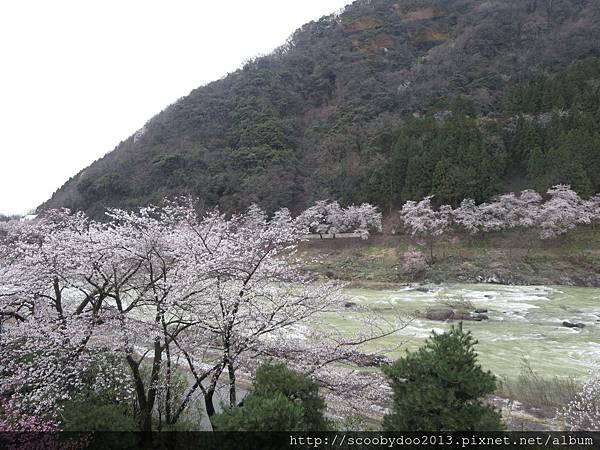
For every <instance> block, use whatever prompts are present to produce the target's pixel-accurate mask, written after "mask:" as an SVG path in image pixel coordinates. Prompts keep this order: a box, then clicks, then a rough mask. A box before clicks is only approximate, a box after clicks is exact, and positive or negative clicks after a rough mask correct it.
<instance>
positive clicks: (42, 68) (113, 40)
mask: <svg viewBox="0 0 600 450" xmlns="http://www.w3.org/2000/svg"><path fill="white" fill-rule="evenodd" d="M349 3H351V1H350V0H256V1H248V0H230V1H224V0H220V1H210V2H209V1H206V0H196V1H191V0H190V1H184V0H170V1H155V0H95V1H91V0H86V1H82V0H70V1H67V0H52V1H48V0H35V1H33V0H16V1H1V2H0V213H4V214H7V213H9V214H13V213H24V212H26V211H27V210H30V209H33V208H35V207H36V206H38V205H39V204H40V203H42V202H43V201H44V200H46V199H47V198H49V197H50V195H51V194H52V193H53V192H54V190H56V189H57V188H59V187H60V186H61V185H62V184H63V183H64V182H65V181H66V180H67V179H68V178H69V177H70V176H72V175H74V174H75V173H77V172H78V171H79V170H81V169H82V168H84V167H85V166H87V165H89V164H90V163H91V162H93V161H94V160H96V159H97V158H99V157H101V156H102V155H104V154H105V153H107V152H109V151H111V150H112V149H113V148H114V147H115V146H116V145H117V144H118V143H119V142H120V141H121V140H124V139H125V138H127V137H128V136H130V135H131V134H132V133H134V132H135V131H136V130H137V129H139V128H141V127H142V125H144V123H145V122H146V121H147V120H148V119H150V118H151V117H152V116H153V115H155V114H156V113H158V112H160V111H161V110H162V109H163V108H164V107H165V106H167V105H168V104H170V103H172V102H174V101H175V100H177V99H178V98H179V97H182V96H184V95H186V94H188V93H189V92H190V91H191V90H192V89H194V88H196V87H198V86H200V85H203V84H206V83H208V82H209V81H212V80H215V79H218V78H221V77H222V76H223V75H225V74H227V73H228V72H232V71H234V70H235V69H237V68H238V67H239V66H240V65H241V64H242V62H243V61H244V60H246V59H248V58H251V57H253V56H256V55H258V54H261V53H268V52H270V51H271V50H273V49H274V48H275V47H277V46H279V45H281V44H283V43H284V41H285V39H286V38H287V37H288V36H289V35H290V34H291V33H292V32H293V31H294V30H296V29H297V28H299V27H300V26H301V25H302V24H304V23H306V22H309V21H310V20H314V19H318V18H319V17H321V16H323V15H325V14H329V13H332V12H334V11H337V10H339V9H340V8H342V7H344V6H345V5H347V4H349Z"/></svg>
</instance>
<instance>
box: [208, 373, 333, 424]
mask: <svg viewBox="0 0 600 450" xmlns="http://www.w3.org/2000/svg"><path fill="white" fill-rule="evenodd" d="M324 412H325V401H324V400H323V398H322V397H320V396H319V387H318V386H317V384H316V383H315V382H314V381H312V380H311V379H310V378H308V377H307V376H306V375H304V374H301V373H298V372H295V371H293V370H291V369H289V368H288V367H286V366H285V365H284V364H271V363H266V364H264V365H263V366H261V367H260V368H259V369H258V371H257V372H256V376H255V378H254V383H253V389H252V391H251V392H250V393H249V394H248V395H247V396H246V398H245V399H244V402H243V405H240V406H237V407H234V408H229V409H226V410H225V411H223V412H222V413H221V414H217V415H215V416H214V417H213V418H212V423H213V427H214V428H215V429H216V430H219V431H314V430H327V429H329V428H331V425H330V423H329V421H328V420H327V419H326V418H325V416H324Z"/></svg>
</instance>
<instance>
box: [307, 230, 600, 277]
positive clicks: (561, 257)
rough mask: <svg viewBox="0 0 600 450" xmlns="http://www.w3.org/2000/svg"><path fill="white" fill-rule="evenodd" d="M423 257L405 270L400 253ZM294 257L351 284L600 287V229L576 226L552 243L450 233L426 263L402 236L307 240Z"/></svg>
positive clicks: (511, 236)
mask: <svg viewBox="0 0 600 450" xmlns="http://www.w3.org/2000/svg"><path fill="white" fill-rule="evenodd" d="M411 249H414V250H417V251H421V252H423V254H424V255H427V256H428V258H427V259H428V261H427V263H428V264H427V267H426V268H425V269H424V270H420V271H414V270H413V271H411V270H407V268H406V267H405V264H404V258H405V253H406V252H408V251H410V250H411ZM300 255H301V257H302V258H303V260H304V261H306V266H307V268H308V269H310V270H313V271H316V272H318V273H320V274H321V275H323V276H325V277H328V278H336V279H340V280H345V281H349V282H351V283H353V284H354V285H356V286H360V285H369V286H370V287H377V285H378V284H381V285H382V286H385V285H386V284H387V283H411V282H436V283H439V282H469V283H471V282H480V281H486V282H493V283H501V284H518V285H538V284H546V285H571V286H589V287H599V286H600V230H592V229H591V228H581V229H577V230H575V231H573V232H572V233H570V234H569V235H567V236H565V237H563V238H561V239H559V240H553V241H541V240H539V239H538V238H537V236H536V235H534V234H522V233H518V232H504V233H491V234H487V235H485V236H483V237H480V236H470V235H465V234H455V235H451V236H448V237H444V238H443V239H440V240H439V241H438V242H437V243H436V245H435V247H434V258H433V259H431V258H430V257H429V254H428V249H427V248H426V247H425V246H424V245H419V243H418V242H417V241H416V240H415V239H412V238H411V237H410V236H406V235H375V236H371V238H370V239H368V240H366V241H363V240H360V239H334V240H311V241H309V242H305V243H304V244H303V245H302V246H301V249H300Z"/></svg>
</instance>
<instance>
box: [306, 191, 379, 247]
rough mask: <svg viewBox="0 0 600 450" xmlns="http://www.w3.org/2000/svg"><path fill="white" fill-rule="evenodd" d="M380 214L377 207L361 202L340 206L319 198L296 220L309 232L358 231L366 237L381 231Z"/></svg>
mask: <svg viewBox="0 0 600 450" xmlns="http://www.w3.org/2000/svg"><path fill="white" fill-rule="evenodd" d="M381 219H382V214H381V213H380V212H379V211H378V209H377V207H375V206H373V205H371V204H369V203H363V204H361V205H350V206H348V207H347V208H342V207H341V206H340V204H339V203H338V202H336V201H334V202H329V201H328V200H320V201H318V202H316V203H315V204H314V205H313V206H311V207H310V208H308V209H306V210H305V211H304V212H302V213H301V214H300V215H299V216H298V218H297V222H298V223H299V224H300V225H301V226H302V227H304V228H305V229H306V230H307V232H309V233H316V234H319V235H321V237H322V235H323V234H333V235H334V236H335V234H338V233H358V234H359V235H360V237H361V238H362V239H367V238H368V237H369V234H370V233H371V232H381V230H382V225H381Z"/></svg>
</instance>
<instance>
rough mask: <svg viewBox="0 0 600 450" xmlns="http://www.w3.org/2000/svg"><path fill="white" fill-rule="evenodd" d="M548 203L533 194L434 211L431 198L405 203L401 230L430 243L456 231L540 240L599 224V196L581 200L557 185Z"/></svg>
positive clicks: (570, 191)
mask: <svg viewBox="0 0 600 450" xmlns="http://www.w3.org/2000/svg"><path fill="white" fill-rule="evenodd" d="M547 195H548V199H547V200H545V201H544V200H543V198H542V196H541V195H540V194H538V193H537V192H535V191H532V190H525V191H522V192H520V193H519V194H514V193H509V194H504V195H500V196H498V197H497V198H496V199H495V200H493V201H491V202H489V203H482V204H480V205H477V204H476V203H475V201H473V200H472V199H465V200H463V201H462V203H461V205H460V206H459V207H458V208H456V209H453V208H452V207H451V206H448V205H443V206H440V207H439V208H437V209H435V208H434V207H433V206H432V202H431V201H432V198H433V197H431V196H430V197H426V198H424V199H423V200H421V201H420V202H415V201H408V202H406V203H405V204H404V206H403V207H402V210H401V211H400V216H401V219H402V222H403V224H404V227H405V228H406V230H407V231H408V232H409V233H410V234H411V235H413V236H419V237H422V238H425V239H427V240H428V241H429V242H430V243H431V242H433V240H434V239H435V238H436V237H438V236H441V235H442V234H444V233H446V232H447V231H449V230H450V229H451V228H452V227H453V226H457V227H460V228H462V229H464V230H465V231H467V232H468V233H470V234H479V233H487V232H494V231H505V230H514V229H520V230H524V229H532V228H537V229H539V232H540V238H542V239H551V238H556V237H558V236H561V235H564V234H566V233H568V232H569V231H570V230H572V229H574V228H575V227H576V226H577V225H583V224H590V223H593V222H598V221H600V195H596V196H594V197H591V198H590V199H588V200H584V199H582V198H580V197H579V195H578V194H577V193H576V192H575V191H573V190H572V189H571V188H570V187H569V186H566V185H557V186H554V187H552V188H550V189H549V190H548V192H547Z"/></svg>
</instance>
